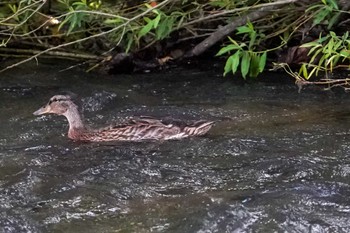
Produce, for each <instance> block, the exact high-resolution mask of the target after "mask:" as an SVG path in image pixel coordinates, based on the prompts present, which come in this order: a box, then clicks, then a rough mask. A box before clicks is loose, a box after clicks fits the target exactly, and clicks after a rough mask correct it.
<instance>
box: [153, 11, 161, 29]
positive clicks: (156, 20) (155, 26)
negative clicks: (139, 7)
mask: <svg viewBox="0 0 350 233" xmlns="http://www.w3.org/2000/svg"><path fill="white" fill-rule="evenodd" d="M153 21H154V22H153V28H157V27H158V24H159V21H160V14H159V15H157V17H156V18H155V19H154V20H153Z"/></svg>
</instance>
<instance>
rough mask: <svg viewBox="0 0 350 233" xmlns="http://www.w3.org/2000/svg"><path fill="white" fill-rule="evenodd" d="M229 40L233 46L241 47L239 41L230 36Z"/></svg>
mask: <svg viewBox="0 0 350 233" xmlns="http://www.w3.org/2000/svg"><path fill="white" fill-rule="evenodd" d="M228 39H229V40H230V41H231V43H232V44H234V45H237V46H239V45H238V43H237V41H235V40H234V39H232V38H231V37H230V36H229V37H228Z"/></svg>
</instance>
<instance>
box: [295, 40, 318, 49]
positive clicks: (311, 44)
mask: <svg viewBox="0 0 350 233" xmlns="http://www.w3.org/2000/svg"><path fill="white" fill-rule="evenodd" d="M320 46H322V45H321V44H320V43H318V42H316V41H312V42H309V43H305V44H302V45H300V47H302V48H308V47H320Z"/></svg>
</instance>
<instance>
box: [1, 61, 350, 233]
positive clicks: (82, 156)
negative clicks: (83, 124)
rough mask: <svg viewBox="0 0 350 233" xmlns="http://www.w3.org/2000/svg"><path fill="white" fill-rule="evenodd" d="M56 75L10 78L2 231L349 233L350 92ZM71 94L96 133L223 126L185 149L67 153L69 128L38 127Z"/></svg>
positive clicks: (27, 70)
mask: <svg viewBox="0 0 350 233" xmlns="http://www.w3.org/2000/svg"><path fill="white" fill-rule="evenodd" d="M61 68H62V67H59V66H54V67H53V66H48V65H41V66H39V67H36V66H35V65H33V66H23V67H20V68H17V69H14V70H11V71H9V72H7V73H5V74H2V75H1V78H0V98H1V105H0V112H1V114H0V122H1V125H0V127H1V130H0V213H1V215H0V232H11V233H12V232H16V233H17V232H65V233H66V232H181V233H186V232H189V233H190V232H201V233H207V232H208V233H209V232H349V231H350V220H349V219H350V218H349V217H350V179H349V178H350V140H349V138H350V135H349V129H350V107H349V106H350V97H349V94H347V93H343V92H341V91H339V90H338V91H337V92H330V91H328V92H325V91H322V90H318V89H317V88H307V89H306V90H304V91H302V92H301V93H300V94H299V93H298V91H297V87H296V86H294V85H293V84H275V83H273V82H267V83H266V82H265V83H254V84H245V85H243V84H237V83H235V82H234V81H233V79H234V78H232V77H231V78H222V76H221V74H220V73H219V72H220V70H219V69H218V68H217V70H218V72H214V71H206V72H201V71H198V70H195V69H190V70H181V69H174V70H172V71H167V72H163V73H157V74H154V73H153V74H135V75H118V76H114V77H110V76H102V75H96V74H86V73H84V72H83V71H80V70H70V71H63V72H60V69H61ZM278 75H281V74H267V76H278ZM281 78H283V77H281ZM284 78H286V77H284ZM266 79H267V80H268V79H269V77H266ZM62 91H71V92H74V93H76V94H78V95H79V97H80V98H81V105H82V108H83V110H84V116H85V119H86V121H87V123H88V124H89V125H91V126H93V127H101V126H105V125H108V124H110V123H118V122H122V121H123V119H125V118H128V117H130V116H138V115H151V116H155V117H174V118H176V119H184V120H194V119H206V120H214V121H216V122H217V123H216V125H215V126H214V128H213V129H212V130H211V131H210V133H209V134H208V135H207V136H205V137H198V138H189V139H184V140H180V141H166V142H137V143H120V142H119V143H118V142H113V143H77V142H72V141H70V140H69V139H68V138H67V136H66V134H67V126H68V125H67V122H66V120H65V119H64V118H63V117H60V116H52V115H49V116H41V117H35V116H33V115H32V113H33V112H34V111H35V110H37V109H38V108H39V107H41V106H42V105H43V104H45V103H47V101H48V99H49V98H50V97H51V96H53V95H55V94H57V93H60V92H62Z"/></svg>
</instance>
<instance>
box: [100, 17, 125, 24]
mask: <svg viewBox="0 0 350 233" xmlns="http://www.w3.org/2000/svg"><path fill="white" fill-rule="evenodd" d="M121 22H123V20H122V19H121V18H114V19H106V20H105V21H103V23H105V24H118V23H121Z"/></svg>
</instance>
